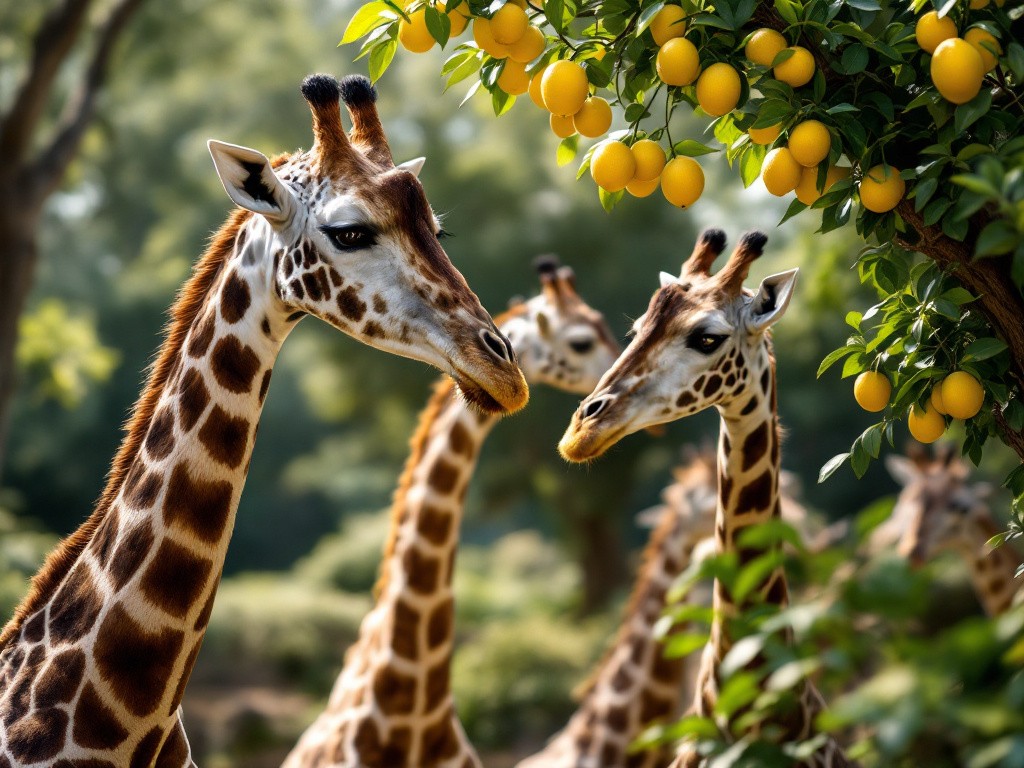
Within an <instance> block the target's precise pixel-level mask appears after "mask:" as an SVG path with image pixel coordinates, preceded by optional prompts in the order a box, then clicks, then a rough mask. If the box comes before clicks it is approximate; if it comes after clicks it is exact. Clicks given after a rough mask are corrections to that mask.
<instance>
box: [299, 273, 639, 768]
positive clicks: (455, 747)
mask: <svg viewBox="0 0 1024 768" xmlns="http://www.w3.org/2000/svg"><path fill="white" fill-rule="evenodd" d="M537 267H538V271H539V272H540V281H541V292H540V294H539V295H537V296H535V297H534V298H532V299H530V300H529V301H526V302H518V303H515V304H514V305H513V306H512V307H511V308H510V309H509V311H508V312H506V313H505V314H504V315H502V316H500V317H498V319H497V323H498V326H499V327H500V328H501V329H502V331H503V332H505V333H506V334H507V335H508V338H509V339H510V340H511V342H512V344H513V346H514V347H515V350H516V354H517V356H518V359H519V361H520V365H521V366H522V369H523V373H524V374H525V376H526V378H527V380H528V381H529V382H530V383H531V384H536V383H543V384H547V385H549V386H551V387H554V388H557V389H562V390H566V391H570V392H574V393H577V394H584V393H586V392H589V391H590V389H592V388H593V386H594V385H595V384H596V383H597V380H598V379H599V378H600V376H601V374H602V373H603V372H604V371H605V370H607V368H608V366H610V365H611V364H612V362H613V361H614V360H615V357H616V355H617V354H618V352H619V346H618V343H617V342H616V341H615V339H614V337H613V336H612V334H611V331H610V330H609V329H608V326H607V325H606V323H605V321H604V318H603V317H602V315H601V314H600V313H599V312H597V311H596V310H594V309H592V308H591V307H590V306H589V305H587V304H586V302H584V301H583V299H581V298H580V296H579V295H578V294H577V293H576V289H575V284H574V275H573V273H572V270H570V269H569V268H567V267H559V266H558V265H557V263H556V262H554V261H552V260H550V259H549V260H544V261H541V262H539V263H538V265H537ZM497 422H498V417H497V416H496V415H493V414H481V413H475V412H473V411H472V410H470V409H469V408H468V407H467V406H466V404H465V403H464V402H462V401H461V400H459V398H457V397H456V396H455V394H454V392H453V390H452V386H451V383H450V382H449V381H442V382H440V383H439V384H438V385H437V387H436V388H435V391H434V394H433V396H432V397H431V399H430V401H429V403H428V404H427V407H426V408H425V409H424V410H423V412H422V413H421V416H420V423H419V426H418V427H417V430H416V433H415V435H414V436H413V438H412V441H411V452H410V455H409V458H408V460H407V461H406V465H405V470H404V472H403V473H402V478H401V480H400V481H399V486H398V489H397V490H396V492H395V500H394V504H393V505H392V509H391V529H390V532H389V535H388V540H387V543H386V545H385V549H384V560H383V563H382V565H381V577H380V581H379V582H378V584H377V588H376V590H375V591H376V594H377V601H376V604H375V605H374V607H373V609H372V610H371V611H370V613H369V614H368V615H367V616H366V617H365V618H364V619H363V622H362V624H361V625H360V629H359V638H358V639H357V641H356V642H355V644H354V645H353V646H352V647H350V648H349V650H348V652H347V653H346V656H345V667H344V669H343V670H342V672H341V674H340V675H339V676H338V679H337V681H336V682H335V685H334V690H333V691H332V693H331V697H330V700H329V702H328V705H327V708H326V709H325V710H324V712H323V713H321V714H320V716H319V717H318V718H317V720H316V721H315V722H314V723H313V724H312V725H311V726H310V727H309V728H308V729H307V730H306V732H305V733H304V734H303V736H302V737H301V739H300V740H299V743H298V744H297V745H296V746H295V748H294V749H293V750H292V752H291V753H290V754H289V756H288V758H287V759H286V760H285V763H284V768H314V767H316V768H324V767H325V766H335V767H336V768H340V767H342V766H344V768H478V767H479V765H480V760H479V758H478V756H477V754H476V751H475V750H474V749H473V747H472V745H471V744H470V743H469V740H468V739H467V737H466V734H465V732H464V731H463V728H462V725H461V723H460V721H459V718H458V715H457V713H456V711H455V702H454V701H453V698H452V693H451V688H450V680H449V670H450V666H451V660H452V653H453V650H454V642H455V617H454V594H453V591H452V576H453V570H454V567H455V556H456V552H457V547H458V542H459V527H460V525H461V521H462V514H463V508H464V504H465V497H466V490H467V487H468V485H469V481H470V480H471V478H472V474H473V470H474V467H475V465H476V461H477V457H478V456H479V453H480V449H481V447H482V445H483V442H484V440H485V439H486V437H487V435H488V434H489V433H490V431H491V429H492V428H493V427H494V426H495V424H496V423H497Z"/></svg>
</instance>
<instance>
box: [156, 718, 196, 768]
mask: <svg viewBox="0 0 1024 768" xmlns="http://www.w3.org/2000/svg"><path fill="white" fill-rule="evenodd" d="M187 758H188V742H187V741H185V733H184V732H183V731H182V730H181V726H178V727H176V728H175V729H174V730H172V731H171V732H170V734H169V735H168V736H167V741H165V742H164V745H163V747H162V748H161V750H160V754H159V755H158V756H157V758H156V763H155V764H154V765H153V768H181V766H183V765H185V761H186V759H187Z"/></svg>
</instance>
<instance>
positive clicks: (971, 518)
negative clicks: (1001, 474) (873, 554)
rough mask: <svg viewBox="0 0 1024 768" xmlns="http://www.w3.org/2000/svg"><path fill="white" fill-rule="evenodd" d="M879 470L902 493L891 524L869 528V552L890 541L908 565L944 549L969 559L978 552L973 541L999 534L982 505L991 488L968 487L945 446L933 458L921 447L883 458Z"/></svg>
mask: <svg viewBox="0 0 1024 768" xmlns="http://www.w3.org/2000/svg"><path fill="white" fill-rule="evenodd" d="M885 466H886V468H887V469H888V470H889V474H891V475H892V476H893V478H894V479H895V480H896V482H898V483H900V484H901V485H902V486H903V490H902V491H901V492H900V495H899V498H898V499H897V500H896V506H895V507H894V508H893V511H892V515H891V517H890V518H889V520H890V521H891V522H889V523H885V524H883V525H881V526H879V527H878V528H876V529H875V532H874V534H873V535H872V539H871V548H872V549H874V550H878V549H881V548H882V547H883V546H885V545H889V546H891V545H892V544H893V543H896V549H897V551H898V552H899V554H900V555H902V556H903V557H906V558H908V559H909V560H910V562H911V564H913V565H914V566H921V565H923V564H924V563H926V562H928V561H929V560H931V559H932V558H934V557H935V556H936V555H938V554H939V553H941V552H944V551H947V550H957V551H960V552H962V553H963V554H965V555H967V556H969V557H976V556H979V555H981V554H983V551H979V549H980V548H979V546H978V544H979V542H984V541H985V540H987V539H988V538H990V537H991V536H993V535H995V534H996V533H997V532H998V530H999V526H998V525H997V523H996V521H995V519H994V518H993V517H992V513H991V511H990V510H989V507H988V504H987V501H986V500H987V499H988V497H989V496H990V495H991V493H992V486H991V485H989V484H988V483H983V482H981V483H968V482H967V478H968V474H969V470H968V468H967V465H966V464H965V463H964V462H963V461H962V460H961V459H960V458H959V457H957V456H956V455H955V454H954V452H953V451H952V450H951V449H950V448H949V447H946V448H944V449H942V450H940V451H939V452H938V453H937V455H936V456H935V457H934V458H932V457H930V456H929V455H928V453H927V452H926V451H925V450H924V449H923V448H915V449H911V450H909V451H908V455H907V456H895V455H891V456H887V457H886V460H885ZM981 549H983V548H981Z"/></svg>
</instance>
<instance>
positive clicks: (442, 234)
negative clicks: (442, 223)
mask: <svg viewBox="0 0 1024 768" xmlns="http://www.w3.org/2000/svg"><path fill="white" fill-rule="evenodd" d="M446 237H455V235H453V234H452V233H451V232H449V231H448V230H447V229H439V230H437V239H438V240H444V239H445V238H446Z"/></svg>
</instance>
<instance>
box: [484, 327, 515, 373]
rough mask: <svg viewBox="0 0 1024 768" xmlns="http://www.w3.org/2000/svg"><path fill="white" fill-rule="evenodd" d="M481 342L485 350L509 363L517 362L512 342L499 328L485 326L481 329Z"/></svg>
mask: <svg viewBox="0 0 1024 768" xmlns="http://www.w3.org/2000/svg"><path fill="white" fill-rule="evenodd" d="M480 343H481V345H482V346H483V348H484V350H485V351H486V352H487V353H488V354H490V355H492V356H494V357H496V358H498V359H499V360H502V361H504V362H506V363H508V364H509V365H515V364H516V353H515V350H513V349H512V344H511V342H509V340H508V339H507V338H505V336H504V335H503V334H502V333H501V332H500V331H497V330H494V331H492V330H489V329H487V328H484V329H482V330H481V331H480Z"/></svg>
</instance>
